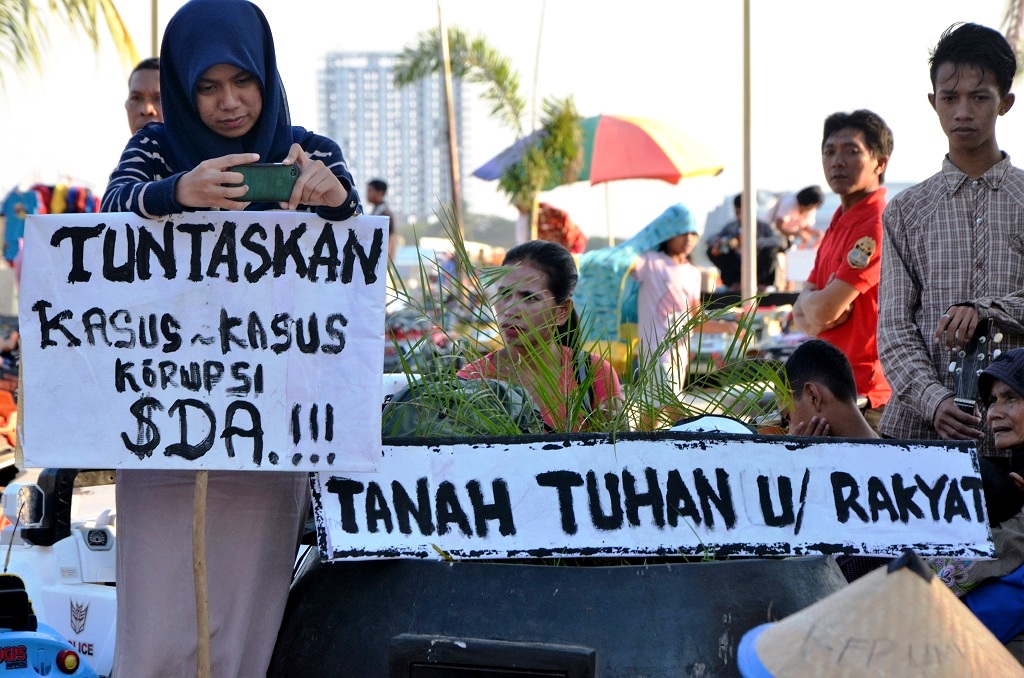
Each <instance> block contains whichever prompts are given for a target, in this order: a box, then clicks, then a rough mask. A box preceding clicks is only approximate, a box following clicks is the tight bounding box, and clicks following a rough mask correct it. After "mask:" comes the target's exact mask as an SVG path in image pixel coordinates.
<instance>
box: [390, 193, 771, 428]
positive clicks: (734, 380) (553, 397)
mask: <svg viewBox="0 0 1024 678" xmlns="http://www.w3.org/2000/svg"><path fill="white" fill-rule="evenodd" d="M438 216H439V219H440V220H441V222H442V223H443V224H444V225H445V230H446V233H447V236H448V238H449V240H450V242H451V249H452V256H453V257H454V259H455V263H456V266H457V270H460V271H463V272H464V275H462V276H459V277H456V276H450V275H447V274H446V273H445V272H444V267H443V266H442V265H441V262H439V261H437V257H436V255H433V254H432V253H426V252H421V253H420V266H419V269H418V272H417V276H418V284H417V285H414V286H411V285H407V282H406V281H405V280H402V279H401V277H400V276H399V275H398V271H397V269H395V268H394V267H392V269H391V285H390V289H391V292H390V295H391V296H390V298H389V306H391V307H404V308H407V309H414V310H415V312H416V313H420V314H422V315H423V316H424V317H428V318H431V319H432V320H433V322H435V323H436V325H437V328H438V331H441V332H445V333H447V334H448V335H449V337H450V340H451V341H452V342H455V343H457V344H458V345H459V346H460V351H459V355H458V359H457V360H455V359H453V360H451V361H449V362H448V363H445V364H443V365H440V366H438V365H435V366H433V367H432V368H431V370H430V371H431V373H433V374H435V375H436V376H437V377H439V378H449V377H451V376H452V375H453V374H454V372H455V371H456V370H457V369H458V368H459V367H460V366H462V365H463V364H464V363H466V362H470V361H473V360H476V359H478V358H480V357H482V356H483V355H485V354H486V353H487V352H489V351H491V350H494V349H496V348H498V347H500V333H499V329H498V324H497V314H496V313H495V309H494V302H495V301H496V300H497V299H496V296H495V292H494V290H495V288H496V287H498V285H497V283H498V282H499V281H500V280H501V278H502V276H504V275H505V274H506V273H507V272H508V271H509V270H510V269H508V268H505V267H501V266H485V267H481V266H480V265H479V262H476V261H473V260H472V258H471V256H470V254H469V252H468V251H467V250H466V246H465V243H464V242H463V241H462V239H461V238H460V237H459V235H458V232H457V229H456V228H455V227H454V226H453V224H454V218H453V216H452V214H451V212H450V210H448V209H445V208H442V210H441V212H440V213H439V214H438ZM513 291H514V288H509V289H508V290H506V293H511V292H513ZM578 311H580V315H581V322H582V324H583V329H584V332H583V335H584V336H585V335H586V332H585V330H586V327H587V324H588V323H589V322H590V320H589V318H588V315H587V310H586V309H585V308H583V309H578ZM710 320H734V321H735V322H736V323H737V324H738V326H739V327H740V328H741V331H740V332H738V333H736V334H735V335H734V336H730V337H727V341H725V342H724V343H723V345H722V346H720V347H717V348H716V350H714V351H708V350H707V349H708V346H707V344H708V343H709V342H710V341H711V338H710V337H708V336H704V335H702V334H700V333H699V332H697V331H696V330H697V329H698V328H699V326H700V325H701V324H702V323H704V322H706V321H710ZM754 324H755V313H754V310H753V307H752V305H751V307H749V308H746V307H744V306H741V305H733V306H729V307H726V308H719V309H712V308H709V307H704V308H701V309H700V310H699V311H697V312H696V313H694V314H691V315H690V316H689V317H685V318H680V319H679V320H677V321H676V322H675V323H674V324H673V325H672V326H671V327H670V331H669V332H668V335H667V336H666V338H665V340H664V341H663V342H662V344H661V345H659V347H658V348H657V349H656V351H655V352H654V353H655V355H661V354H662V353H666V352H671V351H679V350H685V349H682V348H681V347H685V346H687V345H688V346H689V349H690V352H691V353H693V354H694V355H695V356H696V359H695V360H693V361H691V364H690V367H691V375H690V379H689V382H688V384H687V386H686V388H685V389H684V390H683V392H682V394H681V395H679V394H677V393H675V391H674V390H673V389H672V388H670V387H669V385H668V384H666V383H665V381H664V379H663V378H662V376H661V375H662V369H661V367H660V365H658V361H657V359H656V358H655V357H653V356H635V357H634V359H633V360H627V365H628V367H627V369H626V370H625V373H624V374H622V375H620V377H621V382H622V387H623V399H622V403H621V407H619V408H617V409H614V410H602V409H600V408H591V409H589V410H588V408H587V407H586V405H585V400H586V396H587V394H588V392H591V391H592V388H593V385H594V380H595V378H596V377H597V374H596V370H588V372H587V377H586V379H585V380H584V383H581V384H579V385H578V387H577V388H576V389H573V390H572V391H570V392H569V393H564V392H563V391H562V389H561V386H560V384H561V373H560V371H556V370H553V369H549V370H548V371H541V372H540V374H534V373H533V372H531V375H532V378H533V379H534V382H533V383H534V391H535V392H536V393H537V394H538V398H539V399H540V401H541V402H539V403H538V404H539V405H541V406H542V408H543V409H545V410H547V411H554V412H559V411H563V410H564V412H565V416H564V417H563V418H562V419H561V420H560V421H558V422H556V426H555V430H556V431H557V432H568V431H574V430H585V431H598V432H608V433H618V432H624V431H656V430H664V429H666V428H669V427H671V426H672V425H673V424H674V423H675V422H676V421H678V420H680V419H684V418H687V417H694V416H699V415H702V414H718V415H724V416H729V417H733V418H736V419H739V420H741V421H744V422H748V423H750V422H753V421H754V420H755V419H756V418H758V417H760V416H762V415H764V414H765V413H766V412H767V411H770V410H773V409H775V408H776V407H777V404H778V394H787V393H788V390H787V387H786V384H785V382H784V380H783V377H782V376H781V374H780V369H779V367H780V366H779V365H778V364H777V363H773V362H769V361H763V360H759V359H756V358H752V357H750V354H752V353H753V345H752V342H753V340H754V335H755V331H754ZM527 331H528V333H536V331H537V330H536V328H528V330H527ZM481 336H482V337H486V340H479V337H481ZM686 337H690V340H689V344H687V342H685V341H681V340H683V339H685V338H686ZM475 339H476V340H475ZM425 340H426V338H424V339H421V341H425ZM527 343H528V344H532V343H536V344H537V345H541V344H542V342H540V341H537V342H527ZM581 348H583V349H585V350H590V351H591V352H594V353H597V354H598V355H601V357H603V358H605V359H606V360H608V359H610V357H611V356H610V355H609V353H610V350H609V347H608V346H607V345H605V346H596V347H595V346H584V347H581ZM537 350H543V349H528V353H527V355H526V357H525V359H524V363H530V364H532V365H537V364H543V363H544V360H542V358H543V356H540V355H533V354H531V353H530V352H529V351H537ZM534 358H536V360H534ZM403 371H404V372H406V374H407V375H409V377H408V378H409V379H410V381H411V380H413V379H415V378H417V376H418V373H419V372H420V370H418V366H417V365H415V364H413V363H405V362H403ZM520 378H525V375H522V374H519V373H514V374H512V375H511V379H510V381H513V382H515V381H516V380H517V379H520ZM470 407H471V405H470ZM479 414H480V416H479V417H478V418H479V419H480V420H488V419H490V420H492V421H494V416H495V413H494V412H493V409H491V408H489V409H488V411H487V412H484V411H481V412H480V413H479ZM508 432H509V426H508V422H505V421H502V422H498V421H494V426H493V433H492V434H493V435H506V434H507V433H508Z"/></svg>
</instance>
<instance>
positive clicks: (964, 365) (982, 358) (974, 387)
mask: <svg viewBox="0 0 1024 678" xmlns="http://www.w3.org/2000/svg"><path fill="white" fill-rule="evenodd" d="M1002 341H1003V333H1002V332H1000V331H999V329H998V328H996V327H995V326H994V325H993V324H991V323H989V322H988V321H987V320H983V321H981V323H979V325H978V327H977V329H976V330H975V332H974V337H973V338H972V339H971V340H970V341H969V342H967V344H966V345H964V346H963V347H962V348H960V349H955V350H954V351H953V352H952V356H951V357H952V358H953V359H952V360H951V361H950V363H949V372H950V373H951V374H952V375H953V390H954V396H953V402H955V403H956V406H957V407H959V408H960V409H961V410H962V411H964V412H966V413H967V414H975V413H976V412H975V410H976V404H977V400H978V375H980V374H981V371H982V370H983V369H985V368H986V367H988V365H989V363H991V362H992V361H993V360H995V359H996V358H997V357H998V356H999V354H1000V353H1001V352H1002V351H1001V350H1000V349H999V345H1000V344H1001V343H1002Z"/></svg>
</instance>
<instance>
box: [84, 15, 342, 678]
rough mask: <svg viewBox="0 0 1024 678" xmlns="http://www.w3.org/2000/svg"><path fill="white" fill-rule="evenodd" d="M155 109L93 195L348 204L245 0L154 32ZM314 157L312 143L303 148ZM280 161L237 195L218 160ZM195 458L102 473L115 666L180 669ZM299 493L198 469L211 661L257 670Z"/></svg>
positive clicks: (184, 659) (289, 553)
mask: <svg viewBox="0 0 1024 678" xmlns="http://www.w3.org/2000/svg"><path fill="white" fill-rule="evenodd" d="M160 88H161V93H162V96H163V106H164V123H163V124H160V123H151V124H148V125H146V126H145V127H144V128H143V129H141V130H139V131H138V132H137V133H136V134H135V135H134V136H132V138H131V140H130V141H129V143H128V146H127V148H126V149H125V151H124V154H123V155H122V157H121V162H120V163H119V165H118V167H117V169H116V170H115V171H114V173H113V174H112V175H111V180H110V185H109V186H108V188H107V191H106V194H105V195H104V197H103V209H104V210H105V211H132V212H135V213H136V214H139V215H141V216H143V217H158V216H163V215H168V214H175V213H178V212H182V211H187V210H194V209H211V208H223V209H234V210H238V209H241V208H242V206H243V205H244V206H245V209H248V210H261V209H274V208H276V207H278V206H280V207H283V208H286V209H293V210H294V209H310V210H315V211H316V213H317V214H318V215H319V216H321V217H323V218H325V219H329V220H332V221H340V220H344V219H347V218H349V217H351V216H353V215H354V214H357V213H358V212H359V211H360V205H359V197H358V195H357V194H356V191H355V190H354V189H353V180H352V176H351V175H350V174H349V172H348V168H347V166H346V164H345V159H344V157H343V156H342V154H341V149H340V148H338V145H337V144H336V143H334V142H333V141H331V140H330V139H327V138H325V137H321V136H317V135H315V134H312V133H311V132H308V131H306V130H304V129H302V128H301V127H293V126H292V125H291V120H290V117H289V113H288V102H287V99H286V97H285V93H284V87H283V86H282V84H281V78H280V76H279V75H278V72H277V60H276V56H275V53H274V42H273V38H272V36H271V33H270V27H269V26H268V25H267V21H266V18H265V17H264V15H263V13H262V12H261V11H260V10H259V8H257V7H256V6H255V5H253V4H251V3H249V2H247V1H245V0H191V1H190V2H188V3H186V4H185V5H184V6H183V7H182V8H181V9H180V10H179V11H178V12H177V13H176V14H175V15H174V17H173V18H172V19H171V21H170V23H169V24H168V25H167V30H166V32H165V34H164V40H163V45H162V48H161V69H160ZM314 158H315V159H314ZM250 162H284V163H287V164H293V163H294V164H296V165H298V167H299V168H300V170H301V173H300V176H299V179H298V181H297V182H296V184H295V188H294V190H293V192H292V195H291V197H290V198H289V200H288V201H287V202H286V203H281V204H280V205H277V204H270V203H244V202H243V203H239V202H236V201H234V200H232V198H239V197H241V196H242V195H244V194H245V192H246V191H247V188H246V187H245V186H231V185H230V184H239V183H240V182H241V181H242V179H243V177H242V175H241V174H239V173H238V172H232V171H228V169H227V168H229V167H231V166H234V165H239V164H243V163H250ZM194 479H195V472H193V471H142V470H126V471H118V474H117V526H118V544H117V630H116V633H117V636H116V639H117V642H116V654H115V659H114V672H113V673H114V675H116V676H118V677H119V678H126V677H131V676H195V675H196V672H197V642H196V631H195V629H196V604H195V596H194V595H193V591H194V583H193V582H194V580H193V573H192V536H191V535H192V512H193V509H192V503H193V488H194ZM308 507H309V485H308V474H306V473H277V472H266V471H261V472H243V471H236V472H230V471H221V472H217V471H211V472H210V473H209V487H208V492H207V514H206V543H207V563H206V569H207V580H208V586H207V590H208V598H209V614H210V636H211V669H212V675H214V676H218V677H231V676H239V677H241V676H245V677H247V678H248V677H250V676H263V675H265V674H266V671H267V667H268V665H269V663H270V658H271V655H272V653H273V650H274V643H275V640H276V637H277V632H278V627H279V626H280V623H281V619H282V616H283V614H284V607H285V602H286V600H287V597H288V589H289V585H290V582H291V574H292V564H293V561H294V557H295V547H296V544H297V543H298V539H299V537H300V534H301V530H302V527H303V525H304V523H305V518H306V515H307V512H308Z"/></svg>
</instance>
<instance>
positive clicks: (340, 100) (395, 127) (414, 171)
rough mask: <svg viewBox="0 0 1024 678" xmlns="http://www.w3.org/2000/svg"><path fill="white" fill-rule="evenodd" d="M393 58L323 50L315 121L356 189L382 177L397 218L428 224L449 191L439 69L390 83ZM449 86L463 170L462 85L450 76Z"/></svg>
mask: <svg viewBox="0 0 1024 678" xmlns="http://www.w3.org/2000/svg"><path fill="white" fill-rule="evenodd" d="M397 57H398V55H397V54H395V53H388V52H331V53H329V54H328V55H327V60H326V65H325V67H324V69H323V70H322V71H321V72H320V125H321V128H322V130H323V134H325V135H326V136H328V137H331V138H332V139H334V140H335V141H337V142H338V144H339V145H340V146H341V148H342V150H343V151H344V152H345V158H346V159H347V160H348V163H349V167H350V169H351V171H352V175H353V176H354V177H355V179H356V182H357V188H358V189H359V190H360V192H362V191H363V189H364V186H365V184H366V182H367V181H368V180H369V179H372V178H374V177H380V178H382V179H384V180H385V181H387V182H388V194H387V201H388V205H389V206H390V207H391V210H392V211H393V212H394V213H395V214H396V216H397V218H399V219H414V220H416V221H421V222H422V221H434V220H435V219H436V216H435V215H436V213H437V212H439V211H440V207H441V205H446V206H447V205H449V204H450V203H451V195H452V191H451V172H450V170H449V165H450V163H449V159H448V137H447V134H446V128H447V125H446V121H447V109H446V107H445V102H444V78H443V76H442V75H440V74H439V75H434V76H431V77H429V78H424V79H423V80H420V81H419V82H417V83H415V84H413V85H409V86H407V87H396V86H395V84H394V80H393V68H394V65H395V62H396V60H397ZM453 90H454V93H453V101H454V103H455V124H456V129H457V130H458V138H459V165H460V167H461V168H462V172H461V174H463V175H464V174H465V172H466V167H465V165H464V164H463V158H464V157H465V148H466V144H467V140H466V137H465V134H466V125H465V124H464V123H463V103H462V90H463V87H462V83H461V82H459V81H458V80H456V81H455V82H454V83H453ZM463 183H464V182H463ZM463 200H464V201H465V194H463Z"/></svg>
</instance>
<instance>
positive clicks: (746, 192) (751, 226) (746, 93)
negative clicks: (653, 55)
mask: <svg viewBox="0 0 1024 678" xmlns="http://www.w3.org/2000/svg"><path fill="white" fill-rule="evenodd" d="M750 62H751V59H750V0H743V214H742V227H741V232H742V233H743V237H742V238H741V240H742V242H741V244H740V262H741V265H740V292H741V296H742V297H743V298H744V299H750V298H751V297H753V296H754V294H755V293H756V291H757V193H756V191H755V189H754V178H753V168H752V166H751V165H752V163H751V156H752V148H753V140H752V134H751V113H750V111H751V101H750V99H751V96H750V90H751V88H750V83H751V73H750Z"/></svg>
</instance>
